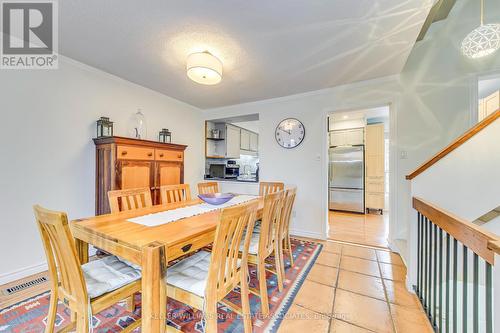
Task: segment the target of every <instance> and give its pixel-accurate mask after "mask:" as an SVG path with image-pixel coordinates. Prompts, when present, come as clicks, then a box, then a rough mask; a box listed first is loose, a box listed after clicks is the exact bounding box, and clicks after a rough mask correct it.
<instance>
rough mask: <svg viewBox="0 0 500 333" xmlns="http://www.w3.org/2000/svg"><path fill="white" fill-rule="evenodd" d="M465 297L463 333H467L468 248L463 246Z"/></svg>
mask: <svg viewBox="0 0 500 333" xmlns="http://www.w3.org/2000/svg"><path fill="white" fill-rule="evenodd" d="M463 257H464V258H463V259H464V262H463V269H464V272H463V275H464V276H463V286H462V287H463V297H462V332H467V260H468V258H467V246H465V245H464V246H463Z"/></svg>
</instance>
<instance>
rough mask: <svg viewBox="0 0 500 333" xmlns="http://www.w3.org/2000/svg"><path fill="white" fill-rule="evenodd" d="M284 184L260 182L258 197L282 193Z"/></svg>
mask: <svg viewBox="0 0 500 333" xmlns="http://www.w3.org/2000/svg"><path fill="white" fill-rule="evenodd" d="M284 188H285V184H284V183H281V182H260V184H259V195H260V196H261V197H263V196H265V195H268V194H271V193H274V192H279V191H283V189H284Z"/></svg>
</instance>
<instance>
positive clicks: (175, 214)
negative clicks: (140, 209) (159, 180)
mask: <svg viewBox="0 0 500 333" xmlns="http://www.w3.org/2000/svg"><path fill="white" fill-rule="evenodd" d="M257 198H258V196H256V195H237V196H235V197H234V198H232V199H231V200H229V201H228V202H226V203H224V204H222V205H218V206H214V205H209V204H207V203H201V204H197V205H193V206H187V207H181V208H176V209H172V210H167V211H164V212H160V213H154V214H148V215H144V216H139V217H134V218H131V219H128V220H127V221H129V222H133V223H137V224H142V225H145V226H148V227H154V226H157V225H161V224H167V223H170V222H174V221H178V220H180V219H184V218H187V217H191V216H196V215H200V214H204V213H208V212H212V211H214V210H217V209H222V208H227V207H231V206H234V205H239V204H241V203H244V202H247V201H250V200H254V199H257Z"/></svg>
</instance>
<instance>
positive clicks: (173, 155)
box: [156, 149, 184, 161]
mask: <svg viewBox="0 0 500 333" xmlns="http://www.w3.org/2000/svg"><path fill="white" fill-rule="evenodd" d="M183 159H184V152H182V151H176V150H164V149H156V160H157V161H182V160H183Z"/></svg>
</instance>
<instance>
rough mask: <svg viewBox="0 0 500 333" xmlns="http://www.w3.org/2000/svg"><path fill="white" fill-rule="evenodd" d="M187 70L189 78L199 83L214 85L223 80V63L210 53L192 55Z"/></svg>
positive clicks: (188, 60) (188, 59)
mask: <svg viewBox="0 0 500 333" xmlns="http://www.w3.org/2000/svg"><path fill="white" fill-rule="evenodd" d="M186 69H187V76H188V77H189V78H190V79H191V80H193V81H194V82H197V83H201V84H207V85H213V84H217V83H219V82H220V81H221V80H222V62H221V61H220V60H219V59H217V58H216V57H214V56H213V55H212V54H210V53H208V52H200V53H192V54H190V55H189V56H188V58H187V66H186Z"/></svg>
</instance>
